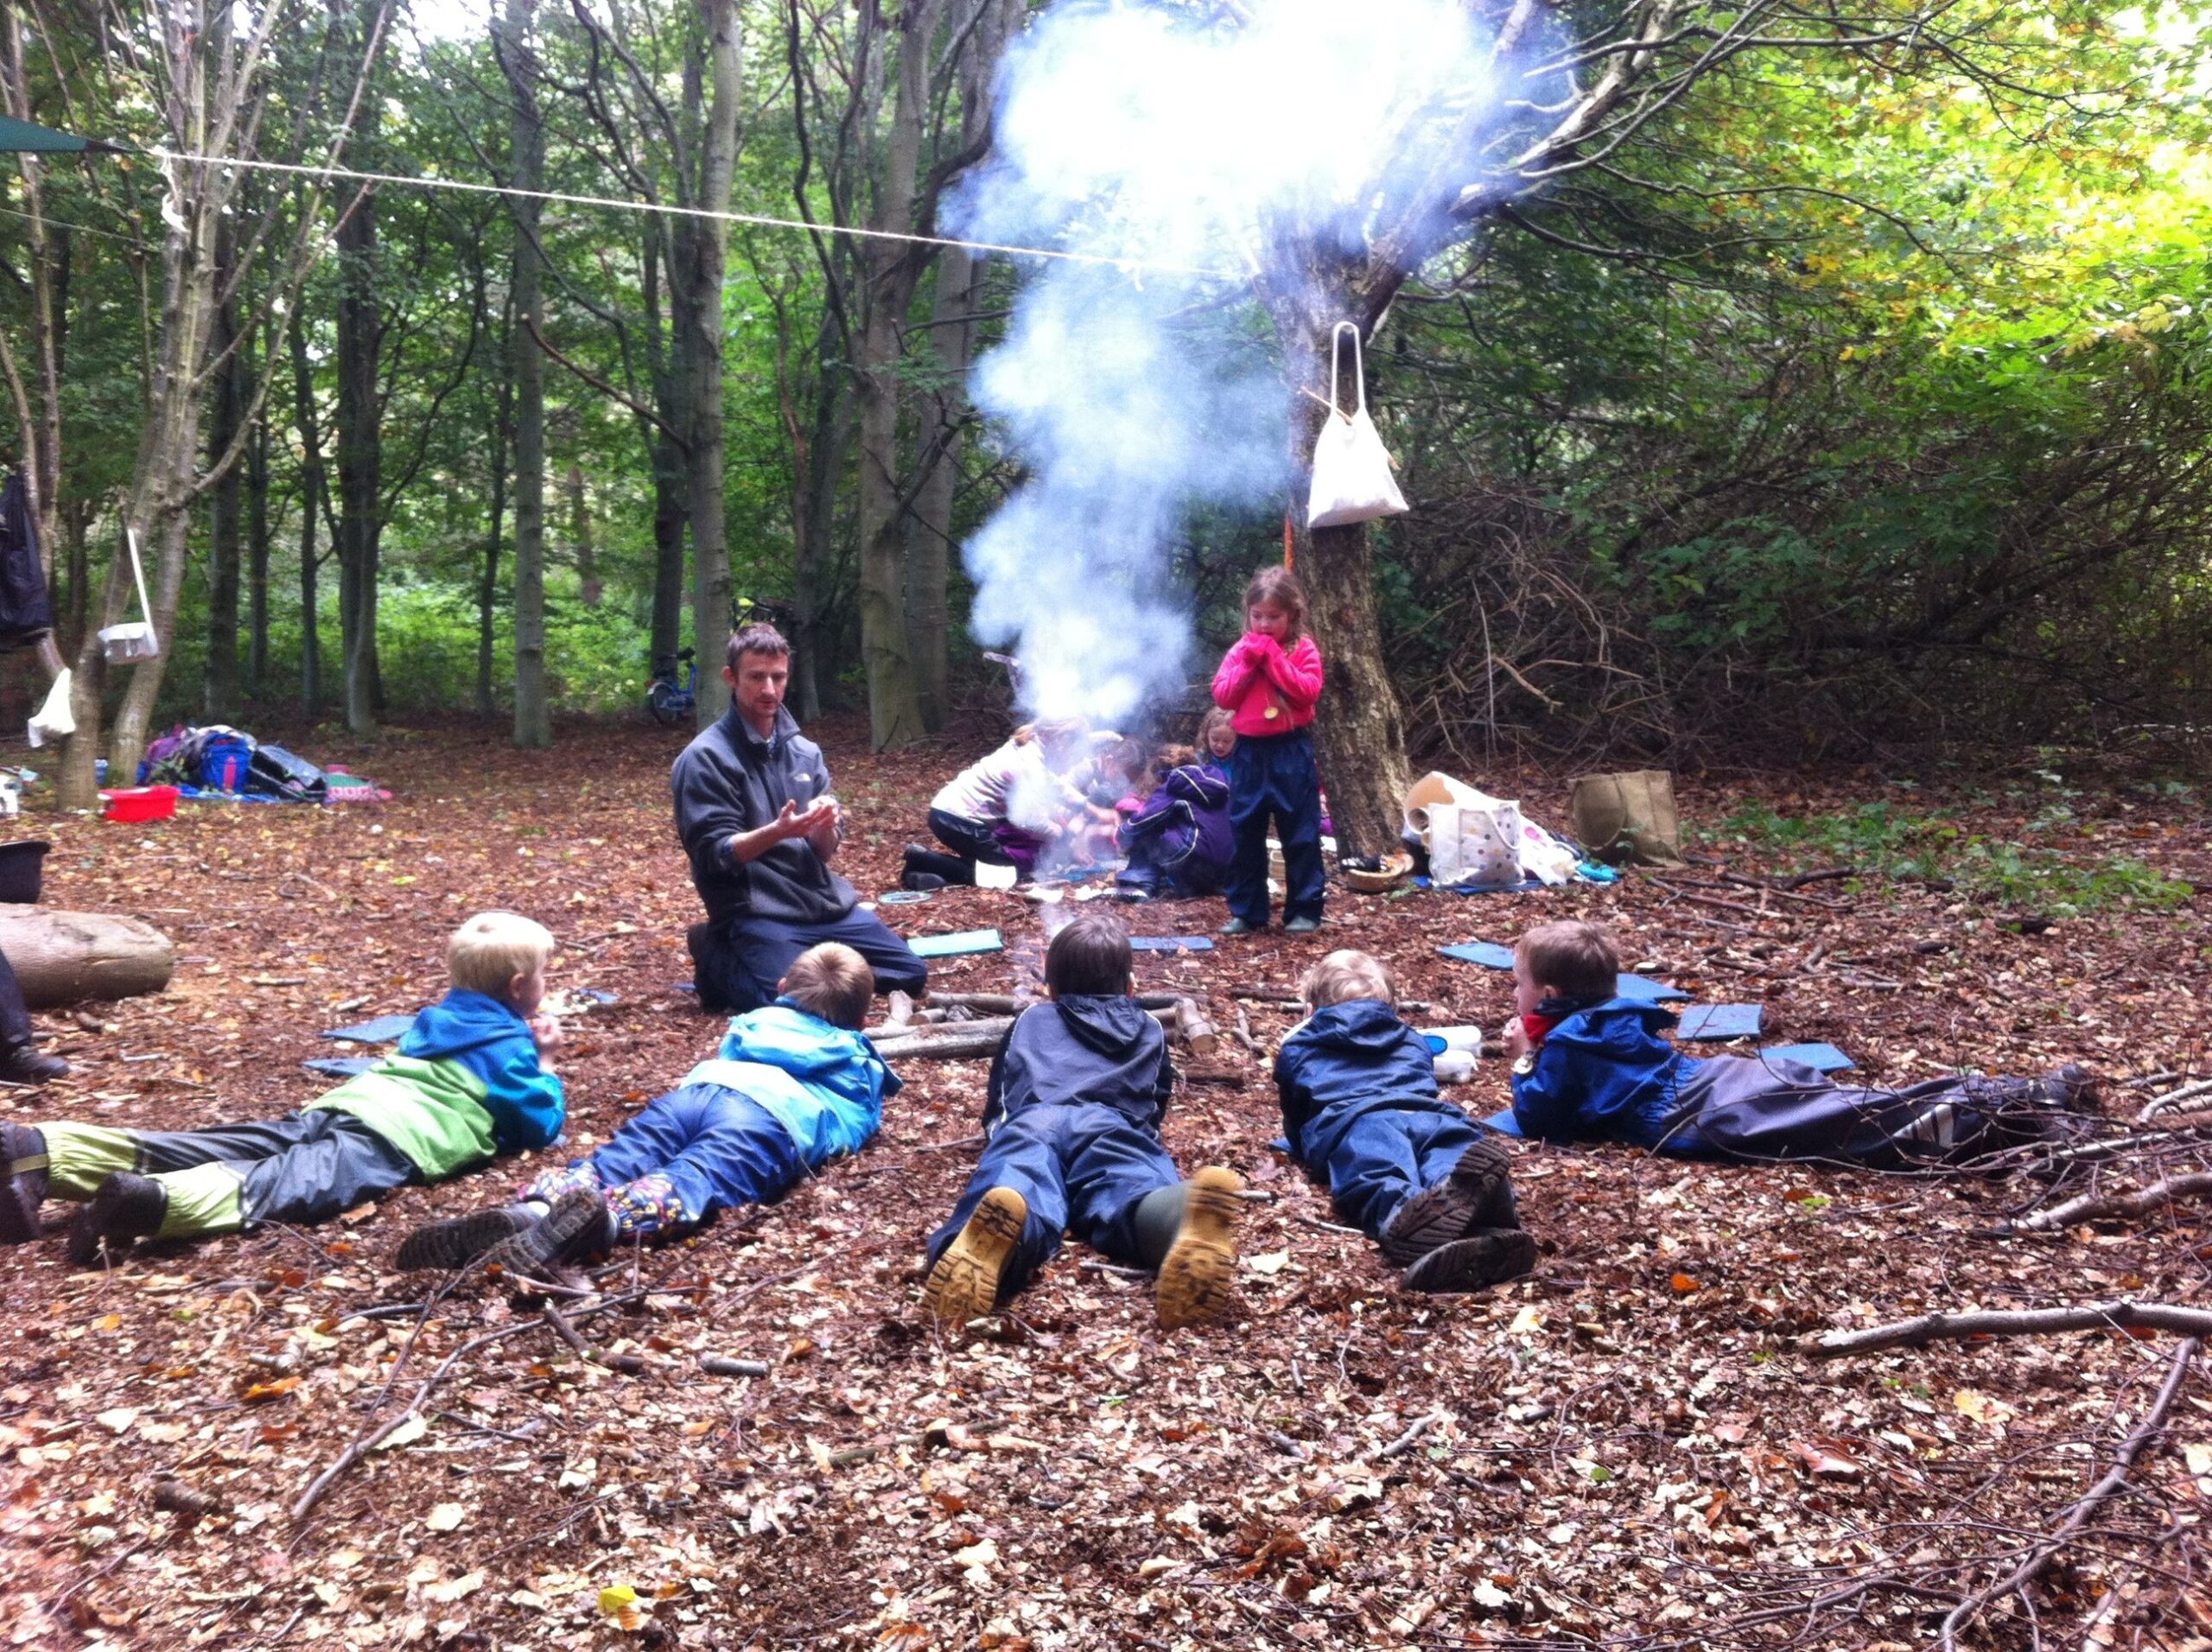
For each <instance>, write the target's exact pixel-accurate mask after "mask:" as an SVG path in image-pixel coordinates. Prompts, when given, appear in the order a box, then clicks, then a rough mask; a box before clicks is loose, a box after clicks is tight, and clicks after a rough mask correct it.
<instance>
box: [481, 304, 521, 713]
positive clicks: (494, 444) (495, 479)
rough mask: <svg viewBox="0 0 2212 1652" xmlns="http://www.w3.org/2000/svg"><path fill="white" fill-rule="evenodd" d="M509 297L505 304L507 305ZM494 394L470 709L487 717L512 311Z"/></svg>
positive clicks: (491, 706) (510, 391)
mask: <svg viewBox="0 0 2212 1652" xmlns="http://www.w3.org/2000/svg"><path fill="white" fill-rule="evenodd" d="M512 297H513V295H512V293H510V294H509V302H510V303H512ZM500 326H501V328H502V337H501V339H500V340H499V344H500V353H499V364H500V372H499V395H498V397H496V398H495V399H494V401H493V406H492V421H491V423H492V428H491V429H489V430H488V431H486V433H485V434H486V440H487V441H488V442H490V444H491V449H490V450H491V460H490V462H489V464H488V465H487V466H486V474H487V478H488V482H489V486H490V489H491V493H492V509H491V521H490V523H489V524H488V526H487V527H486V531H485V535H484V571H483V572H482V574H481V575H479V576H478V578H477V581H476V710H477V715H480V716H482V717H485V718H487V719H488V718H490V717H491V716H492V715H493V714H494V713H496V712H497V711H498V709H499V700H498V696H496V694H495V693H494V692H493V683H492V644H493V613H494V611H495V609H496V608H497V607H498V605H499V541H500V537H501V536H502V535H504V534H505V532H506V518H507V437H508V435H509V432H510V430H511V429H512V425H513V422H514V399H515V386H514V377H513V373H512V366H513V362H514V355H513V350H514V333H515V330H514V324H513V319H512V311H510V313H509V314H508V315H505V316H503V317H502V318H501V321H500Z"/></svg>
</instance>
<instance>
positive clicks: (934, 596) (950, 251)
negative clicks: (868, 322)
mask: <svg viewBox="0 0 2212 1652" xmlns="http://www.w3.org/2000/svg"><path fill="white" fill-rule="evenodd" d="M977 285H978V283H977V280H976V261H975V260H974V259H973V258H971V257H969V255H968V251H967V249H966V248H964V247H946V248H945V249H944V251H942V252H940V253H939V254H938V266H937V296H936V299H935V301H934V302H932V303H931V308H930V323H931V325H930V342H931V346H933V347H934V348H935V349H936V351H937V358H938V369H939V371H940V372H941V373H942V375H943V377H942V378H941V379H940V380H939V382H938V384H934V385H932V386H931V388H930V389H929V391H927V392H926V393H925V394H924V396H923V397H922V398H921V410H920V415H919V416H918V418H917V419H916V421H915V424H916V429H915V431H914V441H915V444H916V446H917V447H918V448H919V449H920V451H921V454H922V462H923V463H924V464H925V465H927V466H928V467H929V468H928V469H927V470H926V471H925V473H924V474H923V477H922V480H921V483H920V485H919V486H918V487H917V488H916V489H915V492H914V506H913V509H912V511H909V512H908V513H907V518H906V525H907V532H906V638H907V642H908V645H910V646H911V647H912V650H913V654H914V690H915V697H916V698H917V699H918V701H919V702H920V704H921V708H922V726H923V727H924V728H926V729H928V730H929V731H930V733H931V734H936V733H937V732H938V730H940V729H942V728H944V725H945V721H946V719H947V718H948V717H949V716H950V715H951V711H952V703H951V702H952V683H951V663H950V613H949V610H950V603H949V601H948V600H947V597H946V593H945V587H946V585H947V583H948V582H949V581H950V577H951V572H952V495H953V489H954V485H955V484H956V483H957V481H958V480H960V430H961V425H962V422H963V420H964V419H965V418H966V416H967V412H968V392H967V383H968V363H969V356H970V354H971V353H972V352H973V351H974V348H975V324H974V323H973V322H971V321H968V320H966V319H965V318H966V317H967V316H968V315H969V313H970V312H971V311H972V310H973V309H974V308H975V291H976V286H977Z"/></svg>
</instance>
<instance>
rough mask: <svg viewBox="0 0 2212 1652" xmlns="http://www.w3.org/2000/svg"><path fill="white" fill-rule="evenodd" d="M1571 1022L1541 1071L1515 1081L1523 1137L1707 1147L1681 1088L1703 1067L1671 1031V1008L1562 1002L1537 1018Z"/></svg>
mask: <svg viewBox="0 0 2212 1652" xmlns="http://www.w3.org/2000/svg"><path fill="white" fill-rule="evenodd" d="M1560 1009H1568V1010H1569V1012H1570V1013H1568V1014H1567V1018H1566V1019H1565V1020H1562V1021H1560V1023H1559V1024H1558V1025H1557V1026H1554V1027H1553V1028H1552V1030H1551V1034H1550V1036H1549V1037H1548V1038H1547V1039H1545V1040H1544V1042H1543V1044H1542V1045H1541V1046H1540V1047H1539V1048H1538V1050H1537V1051H1536V1059H1535V1065H1534V1069H1533V1071H1529V1073H1527V1074H1525V1075H1523V1074H1516V1075H1515V1076H1514V1079H1513V1118H1514V1121H1515V1122H1516V1124H1518V1125H1519V1126H1520V1127H1521V1134H1523V1135H1528V1136H1538V1137H1541V1138H1543V1139H1544V1140H1546V1141H1625V1142H1628V1143H1630V1145H1631V1146H1634V1147H1661V1146H1662V1145H1663V1146H1664V1147H1666V1149H1667V1150H1668V1151H1669V1153H1684V1154H1689V1153H1698V1152H1700V1151H1701V1150H1702V1149H1703V1147H1704V1143H1703V1142H1702V1141H1701V1140H1700V1138H1699V1136H1698V1134H1697V1133H1696V1131H1695V1130H1694V1128H1692V1127H1691V1126H1690V1125H1689V1124H1688V1122H1686V1121H1678V1115H1680V1114H1681V1112H1682V1111H1683V1108H1682V1101H1681V1090H1682V1086H1683V1084H1684V1083H1687V1082H1688V1079H1689V1077H1691V1075H1692V1074H1694V1072H1696V1071H1697V1070H1698V1067H1699V1065H1700V1063H1699V1062H1698V1061H1697V1059H1696V1058H1694V1057H1691V1056H1686V1055H1684V1054H1683V1053H1682V1052H1681V1051H1680V1050H1677V1049H1676V1048H1675V1045H1674V1043H1673V1042H1672V1040H1670V1039H1669V1038H1668V1037H1667V1033H1668V1032H1669V1030H1670V1029H1672V1027H1673V1026H1674V1025H1675V1015H1674V1012H1673V1011H1671V1010H1666V1009H1662V1008H1661V1007H1659V1006H1658V1005H1656V1004H1644V1003H1638V1002H1637V1001H1636V1000H1634V999H1630V998H1609V999H1606V1000H1605V1001H1603V1002H1602V1003H1596V1004H1587V1005H1585V1006H1583V1007H1580V1008H1573V1007H1570V1006H1567V1005H1564V1004H1560V1003H1557V1002H1556V1001H1551V1002H1546V1003H1544V1004H1540V1005H1538V1006H1537V1013H1539V1014H1542V1015H1551V1014H1556V1013H1559V1011H1560Z"/></svg>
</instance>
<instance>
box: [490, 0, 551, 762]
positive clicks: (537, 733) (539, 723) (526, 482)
mask: <svg viewBox="0 0 2212 1652" xmlns="http://www.w3.org/2000/svg"><path fill="white" fill-rule="evenodd" d="M536 26H537V0H507V7H506V17H505V23H504V25H503V26H502V29H501V31H500V36H499V64H500V67H501V68H503V69H504V70H505V73H506V77H507V85H508V87H509V88H510V90H511V91H512V92H513V94H514V122H513V128H512V134H513V136H512V154H513V160H512V167H513V177H512V183H513V187H515V188H517V189H519V190H533V189H537V188H541V187H543V180H544V175H545V126H544V122H543V118H541V116H540V114H539V112H538V107H537V48H536V47H535V46H534V44H533V43H532V41H531V35H532V33H533V31H534V30H535V29H536ZM510 210H511V211H512V213H514V219H515V271H514V283H513V287H512V294H513V302H514V311H515V321H516V323H517V325H516V327H514V329H513V338H512V344H513V362H514V366H513V372H514V384H515V601H514V608H515V621H514V624H515V734H514V740H515V744H516V745H518V746H521V747H547V746H550V745H551V744H552V743H553V722H552V711H551V708H550V706H549V705H548V704H547V702H546V688H545V358H544V355H543V352H541V351H540V350H539V349H538V347H537V340H536V338H535V337H534V336H533V335H534V334H537V332H538V331H539V330H540V329H541V328H542V327H543V324H544V306H543V299H542V294H543V283H544V268H543V256H542V254H541V252H540V251H539V248H538V244H537V226H538V220H539V219H540V217H541V216H542V212H543V209H542V207H541V205H540V203H538V202H537V201H536V200H528V199H524V198H521V197H518V198H515V199H513V200H511V202H510Z"/></svg>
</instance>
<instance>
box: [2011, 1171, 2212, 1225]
mask: <svg viewBox="0 0 2212 1652" xmlns="http://www.w3.org/2000/svg"><path fill="white" fill-rule="evenodd" d="M2207 1193H2212V1172H2204V1171H2198V1172H2195V1173H2193V1174H2190V1175H2187V1176H2170V1177H2168V1178H2167V1179H2165V1180H2164V1181H2163V1182H2154V1183H2152V1185H2150V1186H2148V1187H2143V1188H2138V1189H2137V1190H2136V1191H2133V1192H2132V1193H2084V1194H2082V1196H2081V1197H2080V1198H2070V1199H2068V1200H2067V1201H2066V1202H2065V1203H2064V1204H2054V1205H2052V1206H2051V1207H2050V1209H2049V1210H2037V1211H2036V1212H2034V1213H2033V1214H2032V1215H2030V1216H2024V1217H2021V1218H2020V1219H2019V1220H2018V1222H2015V1223H2012V1229H2013V1230H2014V1231H2015V1232H2018V1233H2049V1232H2051V1231H2052V1230H2053V1229H2058V1228H2063V1227H2066V1226H2067V1225H2069V1223H2075V1222H2085V1221H2094V1220H2096V1219H2097V1218H2099V1217H2115V1216H2118V1217H2128V1216H2145V1215H2147V1214H2149V1213H2150V1212H2151V1211H2152V1210H2157V1209H2158V1207H2159V1206H2160V1205H2162V1204H2172V1203H2173V1202H2174V1201H2175V1200H2176V1199H2184V1198H2200V1197H2202V1196H2203V1195H2204V1194H2207Z"/></svg>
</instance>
